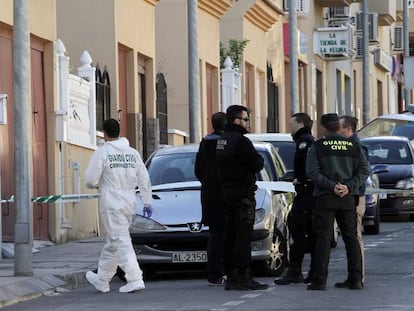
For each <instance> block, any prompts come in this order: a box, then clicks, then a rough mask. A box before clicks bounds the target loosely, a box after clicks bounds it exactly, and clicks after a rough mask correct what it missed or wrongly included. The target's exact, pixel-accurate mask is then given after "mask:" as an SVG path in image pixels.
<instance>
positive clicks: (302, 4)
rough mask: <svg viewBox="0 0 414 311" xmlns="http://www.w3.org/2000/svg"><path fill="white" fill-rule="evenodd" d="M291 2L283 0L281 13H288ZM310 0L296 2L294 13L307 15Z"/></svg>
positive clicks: (297, 0)
mask: <svg viewBox="0 0 414 311" xmlns="http://www.w3.org/2000/svg"><path fill="white" fill-rule="evenodd" d="M291 1H293V0H283V11H285V12H289V3H290V2H291ZM309 1H310V0H296V12H299V13H308V12H309Z"/></svg>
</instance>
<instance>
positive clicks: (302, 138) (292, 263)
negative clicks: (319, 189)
mask: <svg viewBox="0 0 414 311" xmlns="http://www.w3.org/2000/svg"><path fill="white" fill-rule="evenodd" d="M312 123H313V122H312V120H311V118H310V117H309V115H308V114H306V113H303V112H300V113H295V114H294V115H292V117H291V118H290V120H289V123H288V126H289V129H290V132H291V134H292V137H293V140H294V141H295V143H296V150H295V155H294V163H293V165H294V166H293V167H294V178H295V179H294V181H293V184H294V185H295V191H296V196H295V198H294V199H293V206H292V209H291V211H290V212H289V217H288V224H289V232H290V234H291V237H292V240H293V243H292V244H291V246H290V252H289V267H288V271H287V273H286V275H285V276H283V277H282V278H280V279H277V280H275V281H274V283H275V284H277V285H288V284H290V283H302V282H305V283H306V282H309V281H310V280H311V278H312V268H311V269H310V271H309V273H308V277H307V278H306V280H304V278H303V275H302V262H303V258H304V256H305V253H306V252H310V254H311V256H312V251H313V234H312V209H313V208H314V203H315V199H314V197H313V195H312V192H313V182H312V180H311V179H310V178H308V176H306V171H305V166H306V158H307V155H308V150H309V149H310V147H311V146H312V144H313V143H314V142H315V138H314V137H313V136H312V131H311V130H312Z"/></svg>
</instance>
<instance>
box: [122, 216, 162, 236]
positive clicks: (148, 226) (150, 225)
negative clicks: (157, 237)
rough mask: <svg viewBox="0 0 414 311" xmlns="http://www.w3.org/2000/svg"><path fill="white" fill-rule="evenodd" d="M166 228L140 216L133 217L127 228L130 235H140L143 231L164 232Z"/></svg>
mask: <svg viewBox="0 0 414 311" xmlns="http://www.w3.org/2000/svg"><path fill="white" fill-rule="evenodd" d="M166 229H167V228H166V227H165V226H164V225H161V224H160V223H158V222H156V221H154V220H152V219H150V218H146V217H143V216H140V215H135V217H134V220H133V221H132V224H131V226H130V227H129V232H130V233H140V232H143V231H151V230H166Z"/></svg>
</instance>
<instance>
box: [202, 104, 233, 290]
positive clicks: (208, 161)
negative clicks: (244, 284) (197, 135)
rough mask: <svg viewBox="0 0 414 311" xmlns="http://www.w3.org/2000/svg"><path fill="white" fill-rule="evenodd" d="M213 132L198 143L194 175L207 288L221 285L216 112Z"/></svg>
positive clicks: (220, 118) (219, 125) (220, 125)
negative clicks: (198, 194)
mask: <svg viewBox="0 0 414 311" xmlns="http://www.w3.org/2000/svg"><path fill="white" fill-rule="evenodd" d="M211 122H212V125H213V130H214V131H213V133H211V134H209V135H207V136H206V137H204V138H203V140H202V141H201V142H200V146H199V149H198V153H197V156H196V162H195V168H194V172H195V175H196V177H197V178H198V180H200V182H201V208H202V219H201V223H202V224H204V225H207V226H208V228H209V237H208V242H207V281H208V284H209V285H210V286H220V285H224V281H225V279H224V277H223V276H224V274H223V264H222V259H223V238H224V202H223V201H222V199H221V197H220V182H219V180H218V175H217V174H218V173H217V164H216V146H217V140H218V139H219V138H220V136H221V135H222V134H223V131H224V126H225V125H226V114H225V113H223V112H216V113H215V114H213V115H212V117H211Z"/></svg>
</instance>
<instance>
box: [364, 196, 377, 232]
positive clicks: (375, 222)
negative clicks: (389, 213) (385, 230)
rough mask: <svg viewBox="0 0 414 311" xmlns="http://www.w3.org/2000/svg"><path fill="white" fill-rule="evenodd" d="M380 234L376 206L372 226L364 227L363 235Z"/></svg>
mask: <svg viewBox="0 0 414 311" xmlns="http://www.w3.org/2000/svg"><path fill="white" fill-rule="evenodd" d="M379 232H380V212H379V204H378V205H377V210H376V212H375V218H374V224H373V225H371V226H364V233H365V234H370V235H371V234H379Z"/></svg>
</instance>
